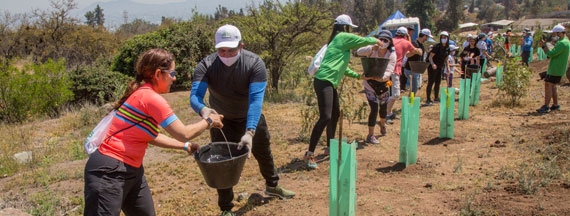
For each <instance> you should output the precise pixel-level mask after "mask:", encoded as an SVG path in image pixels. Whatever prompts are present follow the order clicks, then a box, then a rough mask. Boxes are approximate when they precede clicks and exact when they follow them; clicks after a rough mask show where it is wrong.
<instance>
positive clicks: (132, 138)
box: [99, 83, 178, 168]
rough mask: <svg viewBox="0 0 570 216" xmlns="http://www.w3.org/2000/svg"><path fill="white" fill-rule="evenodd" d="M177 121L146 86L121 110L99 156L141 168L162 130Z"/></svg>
mask: <svg viewBox="0 0 570 216" xmlns="http://www.w3.org/2000/svg"><path fill="white" fill-rule="evenodd" d="M177 119H178V117H177V116H176V115H175V114H174V112H173V111H172V108H171V107H170V105H168V102H166V100H165V99H164V98H163V97H162V96H160V95H159V94H158V93H157V92H156V91H154V89H152V86H151V85H150V84H148V83H145V84H143V85H142V86H141V87H139V88H138V89H137V90H136V91H135V92H133V94H132V95H131V96H130V97H129V98H128V99H127V100H126V101H125V103H123V105H121V107H119V109H118V110H117V114H116V115H115V117H114V118H113V120H112V122H111V126H110V128H109V132H108V133H107V136H106V137H105V140H103V143H102V144H101V146H99V152H101V154H104V155H107V156H109V157H112V158H115V159H117V160H120V161H122V162H124V163H126V164H128V165H131V166H133V167H137V168H138V167H140V166H141V164H142V160H143V157H144V154H145V152H146V148H147V146H148V142H149V141H152V140H154V139H155V138H156V136H157V135H158V132H159V131H160V129H159V126H160V127H162V128H164V127H166V126H168V125H169V124H170V123H172V122H174V121H175V120H177ZM116 132H118V133H116ZM115 133H116V134H115ZM113 134H114V135H113ZM111 135H113V136H112V137H109V136H111Z"/></svg>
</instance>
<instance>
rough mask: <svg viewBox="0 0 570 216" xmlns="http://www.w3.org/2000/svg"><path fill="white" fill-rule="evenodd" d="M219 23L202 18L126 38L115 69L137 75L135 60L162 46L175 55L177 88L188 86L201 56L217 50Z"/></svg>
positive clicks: (113, 69)
mask: <svg viewBox="0 0 570 216" xmlns="http://www.w3.org/2000/svg"><path fill="white" fill-rule="evenodd" d="M215 28H216V26H215V25H212V24H211V23H207V22H206V21H202V20H195V21H190V22H182V23H178V24H173V25H170V26H168V28H165V29H161V30H158V31H155V32H151V33H147V34H144V35H138V36H135V37H134V38H132V39H129V40H127V41H125V43H124V45H123V47H121V48H120V49H119V53H118V54H117V55H116V56H115V59H114V60H113V64H112V67H111V70H112V71H118V72H120V73H123V74H126V75H129V76H134V74H135V67H136V62H137V59H138V57H139V55H141V54H142V53H144V52H145V51H147V50H149V49H152V48H163V49H165V50H167V51H169V52H170V53H172V54H173V55H174V57H175V59H176V60H175V61H176V71H178V75H177V76H176V82H175V83H174V85H173V88H174V89H188V88H190V86H191V85H192V80H191V79H192V74H193V72H194V67H195V66H196V64H197V63H198V62H199V61H200V60H202V58H204V57H206V56H207V55H209V54H211V53H212V52H214V33H215V31H216V29H215Z"/></svg>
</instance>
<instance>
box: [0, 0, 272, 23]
mask: <svg viewBox="0 0 570 216" xmlns="http://www.w3.org/2000/svg"><path fill="white" fill-rule="evenodd" d="M57 1H59V0H57ZM261 1H263V0H75V3H77V8H76V9H74V10H72V11H71V12H70V16H71V17H73V18H76V19H77V20H80V21H82V22H83V21H84V20H85V17H84V14H85V13H86V12H88V11H92V10H93V9H94V8H95V6H96V5H97V4H99V5H100V6H101V8H103V13H104V14H105V26H106V27H107V28H110V29H115V28H117V27H118V26H120V25H121V24H124V23H125V18H124V17H125V16H124V14H125V13H124V12H126V14H127V15H128V16H127V22H129V21H132V20H134V19H143V20H146V21H149V22H151V23H155V24H160V22H161V18H162V16H165V17H172V18H179V19H182V20H187V19H189V18H190V17H191V16H192V11H193V10H194V9H196V8H197V9H198V10H197V11H198V12H199V13H201V14H213V13H214V12H215V11H216V8H217V7H218V5H222V6H224V7H226V8H228V9H229V10H235V11H239V9H240V8H247V6H251V5H257V4H259V3H260V2H261ZM0 5H1V7H0V13H1V12H5V11H8V12H9V13H12V14H16V13H28V12H31V11H32V10H33V9H40V10H48V9H51V7H50V0H0ZM156 5H161V6H156Z"/></svg>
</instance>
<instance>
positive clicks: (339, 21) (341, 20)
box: [334, 14, 358, 28]
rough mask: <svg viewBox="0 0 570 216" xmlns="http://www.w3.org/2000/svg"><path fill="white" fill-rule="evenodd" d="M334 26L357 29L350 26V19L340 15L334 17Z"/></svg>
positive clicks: (355, 26)
mask: <svg viewBox="0 0 570 216" xmlns="http://www.w3.org/2000/svg"><path fill="white" fill-rule="evenodd" d="M334 24H341V25H349V26H352V27H353V28H357V27H358V26H357V25H354V24H352V19H351V18H350V17H349V16H348V15H346V14H342V15H340V16H338V17H336V19H335V20H334Z"/></svg>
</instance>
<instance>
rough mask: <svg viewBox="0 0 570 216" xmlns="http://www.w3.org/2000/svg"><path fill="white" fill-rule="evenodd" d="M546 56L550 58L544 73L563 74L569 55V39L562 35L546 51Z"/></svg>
mask: <svg viewBox="0 0 570 216" xmlns="http://www.w3.org/2000/svg"><path fill="white" fill-rule="evenodd" d="M546 56H548V58H550V62H549V63H548V71H547V72H546V74H548V75H551V76H564V74H565V73H566V67H568V57H569V56H570V41H569V40H568V37H564V39H562V40H559V41H558V42H556V44H555V45H554V48H553V49H551V50H549V51H548V52H546Z"/></svg>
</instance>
